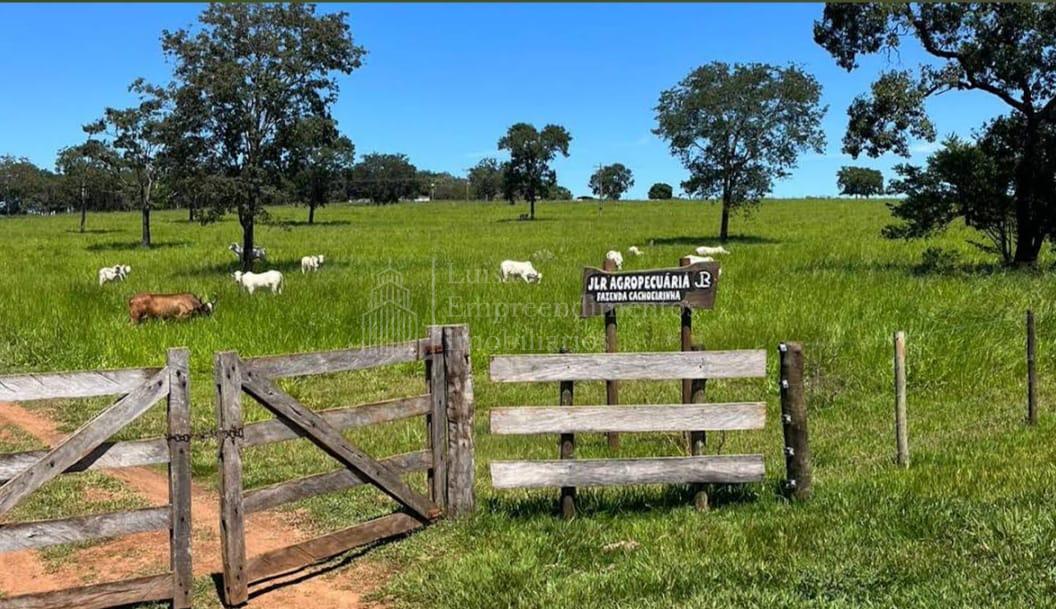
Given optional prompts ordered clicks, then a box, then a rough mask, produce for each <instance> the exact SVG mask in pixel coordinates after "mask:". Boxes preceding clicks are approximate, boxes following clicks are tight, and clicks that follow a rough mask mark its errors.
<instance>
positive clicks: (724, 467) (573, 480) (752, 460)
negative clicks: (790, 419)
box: [491, 455, 766, 488]
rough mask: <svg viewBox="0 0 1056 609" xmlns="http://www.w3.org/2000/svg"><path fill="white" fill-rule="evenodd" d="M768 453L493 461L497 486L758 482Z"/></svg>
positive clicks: (532, 486) (493, 483) (493, 479)
mask: <svg viewBox="0 0 1056 609" xmlns="http://www.w3.org/2000/svg"><path fill="white" fill-rule="evenodd" d="M765 473H766V472H765V470H764V467H763V456H762V455H719V456H708V457H654V458H646V459H581V460H574V461H572V460H564V461H493V462H492V464H491V480H492V485H493V486H494V487H495V488H540V487H561V486H617V485H630V484H688V483H693V482H711V483H724V484H731V483H741V482H758V481H760V480H762V479H763V476H764V474H765Z"/></svg>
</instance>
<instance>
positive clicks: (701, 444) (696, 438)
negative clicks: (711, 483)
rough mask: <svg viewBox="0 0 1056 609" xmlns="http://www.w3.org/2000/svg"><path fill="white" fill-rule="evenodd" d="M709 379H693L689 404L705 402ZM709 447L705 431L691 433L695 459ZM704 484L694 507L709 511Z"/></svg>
mask: <svg viewBox="0 0 1056 609" xmlns="http://www.w3.org/2000/svg"><path fill="white" fill-rule="evenodd" d="M703 350H704V346H703V345H693V351H703ZM707 384H708V379H692V380H691V381H690V391H689V401H688V402H686V403H687V404H703V403H704V402H705V399H706V398H705V396H704V390H705V389H706V388H707ZM707 445H708V437H707V434H706V433H705V432H703V431H690V432H689V454H691V455H693V456H694V457H697V456H700V455H703V454H704V452H705V448H706V447H707ZM704 489H705V487H704V485H703V484H697V485H694V489H693V505H695V506H696V508H697V509H698V510H701V511H703V510H706V509H708V493H707V491H706V490H704Z"/></svg>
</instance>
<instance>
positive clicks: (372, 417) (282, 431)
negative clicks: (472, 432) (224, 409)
mask: <svg viewBox="0 0 1056 609" xmlns="http://www.w3.org/2000/svg"><path fill="white" fill-rule="evenodd" d="M430 408H431V405H430V398H429V396H428V395H419V396H414V397H409V398H398V399H395V400H385V401H384V402H376V403H373V404H364V405H362V406H352V407H350V408H332V409H330V410H320V411H318V413H317V414H318V415H319V416H321V417H322V418H323V420H324V421H326V422H327V423H328V424H330V425H332V426H333V427H335V428H337V429H342V430H343V429H354V428H357V427H367V426H369V425H376V424H378V423H388V422H390V421H399V420H401V419H409V418H411V417H416V416H421V415H424V414H428V413H429V412H430ZM244 433H245V438H244V440H243V446H258V445H260V444H270V443H272V442H282V441H285V440H294V439H297V438H303V437H305V434H304V433H303V432H301V431H299V430H297V429H295V428H292V427H290V426H289V425H287V424H286V423H285V422H283V421H281V420H278V419H276V420H272V421H262V422H260V423H250V424H249V425H246V427H245V432H244Z"/></svg>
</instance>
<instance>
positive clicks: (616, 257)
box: [605, 250, 623, 271]
mask: <svg viewBox="0 0 1056 609" xmlns="http://www.w3.org/2000/svg"><path fill="white" fill-rule="evenodd" d="M605 260H612V261H613V262H614V263H615V264H616V270H617V271H618V270H620V269H622V268H623V254H621V253H619V252H617V251H616V250H609V251H608V252H606V253H605Z"/></svg>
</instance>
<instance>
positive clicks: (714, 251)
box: [697, 245, 730, 256]
mask: <svg viewBox="0 0 1056 609" xmlns="http://www.w3.org/2000/svg"><path fill="white" fill-rule="evenodd" d="M697 253H698V254H700V255H701V256H718V255H719V254H729V253H730V252H728V251H727V250H726V248H724V247H722V246H721V245H720V246H718V247H708V246H707V245H702V246H700V247H698V248H697Z"/></svg>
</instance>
